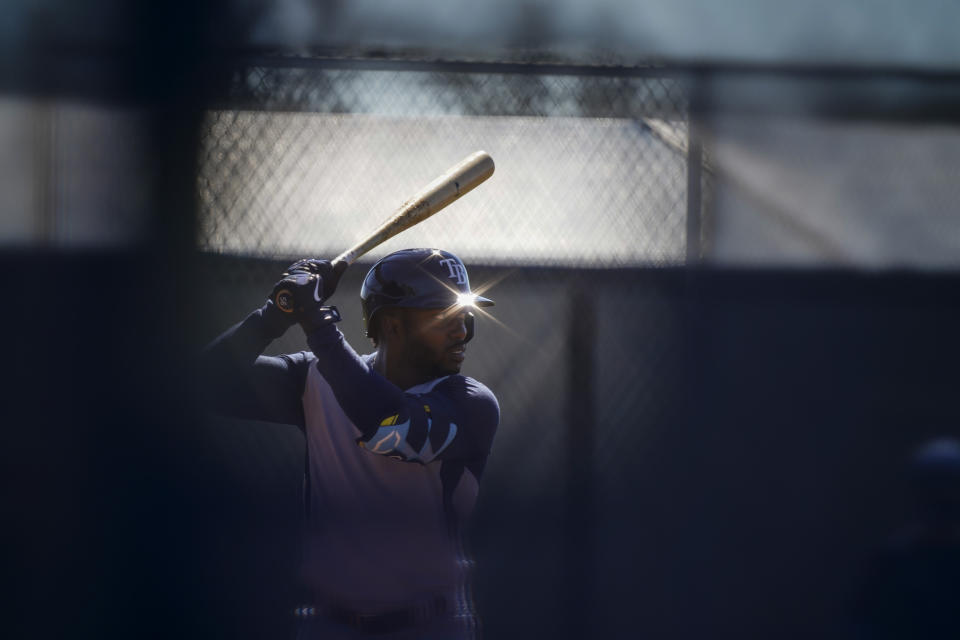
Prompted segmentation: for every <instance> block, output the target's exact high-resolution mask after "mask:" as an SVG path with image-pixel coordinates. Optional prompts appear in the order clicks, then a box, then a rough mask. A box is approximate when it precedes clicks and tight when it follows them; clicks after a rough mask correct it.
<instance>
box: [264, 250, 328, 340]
mask: <svg viewBox="0 0 960 640" xmlns="http://www.w3.org/2000/svg"><path fill="white" fill-rule="evenodd" d="M341 265H342V266H341ZM345 268H346V264H345V263H340V264H338V265H337V267H336V268H335V267H334V266H333V265H332V264H331V263H330V262H329V261H328V260H315V259H312V258H309V259H304V260H298V261H297V262H294V263H293V264H292V265H290V266H289V267H287V269H286V271H284V272H283V278H282V279H281V280H280V281H279V282H277V284H276V285H274V287H273V291H272V292H271V293H270V299H269V300H268V301H267V305H268V306H272V307H273V308H274V309H276V310H277V311H279V312H281V313H282V314H283V316H284V317H285V318H286V320H287V324H288V326H289V325H293V324H294V323H297V322H299V323H300V324H301V325H303V327H304V328H305V329H307V328H310V327H313V326H316V325H317V324H319V323H321V322H322V323H326V322H329V321H330V319H329V318H330V310H329V308H325V307H324V306H323V302H324V301H325V300H326V299H327V298H329V297H330V296H332V295H333V293H334V291H336V288H337V283H338V282H339V281H340V276H341V274H342V273H343V271H344V269H345ZM274 315H276V314H274Z"/></svg>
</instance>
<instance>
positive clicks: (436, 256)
mask: <svg viewBox="0 0 960 640" xmlns="http://www.w3.org/2000/svg"><path fill="white" fill-rule="evenodd" d="M360 301H361V304H362V306H363V324H364V329H365V330H366V333H367V336H368V337H371V338H373V339H374V340H376V339H377V336H376V325H375V324H374V317H375V316H376V314H377V312H378V311H380V309H388V308H414V309H446V308H449V307H452V306H457V305H459V306H464V307H468V306H476V307H491V306H493V300H490V299H489V298H484V297H482V296H478V295H476V294H475V293H473V292H472V291H470V280H469V278H467V268H466V267H465V266H464V265H463V262H462V261H461V260H460V258H458V257H457V256H455V255H453V254H452V253H450V252H448V251H442V250H440V249H403V250H402V251H395V252H394V253H391V254H390V255H388V256H385V257H383V258H381V259H380V260H379V261H378V262H377V263H376V264H375V265H373V267H372V268H371V269H370V271H369V272H367V277H366V278H364V279H363V287H362V288H361V289H360ZM473 324H474V319H473V314H472V313H468V314H467V322H466V325H467V337H466V340H470V339H471V338H472V337H473Z"/></svg>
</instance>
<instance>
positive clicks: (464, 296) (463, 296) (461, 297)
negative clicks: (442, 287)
mask: <svg viewBox="0 0 960 640" xmlns="http://www.w3.org/2000/svg"><path fill="white" fill-rule="evenodd" d="M476 299H477V296H476V294H474V293H458V294H457V306H458V307H472V306H474V305H473V303H474V301H476Z"/></svg>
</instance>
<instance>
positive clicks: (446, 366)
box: [440, 353, 463, 374]
mask: <svg viewBox="0 0 960 640" xmlns="http://www.w3.org/2000/svg"><path fill="white" fill-rule="evenodd" d="M462 364H463V354H462V353H460V354H451V353H447V354H445V356H444V358H443V359H442V360H441V361H440V369H442V370H443V372H444V373H446V374H451V373H460V366H461V365H462Z"/></svg>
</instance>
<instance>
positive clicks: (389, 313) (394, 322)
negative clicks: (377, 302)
mask: <svg viewBox="0 0 960 640" xmlns="http://www.w3.org/2000/svg"><path fill="white" fill-rule="evenodd" d="M379 320H380V327H379V330H378V331H377V334H378V335H377V337H378V338H379V339H380V342H389V341H390V340H391V339H394V338H398V337H400V336H402V335H403V333H404V329H405V328H406V327H405V325H404V322H403V316H402V315H401V313H400V310H399V309H384V310H383V311H382V312H381V313H380V318H379Z"/></svg>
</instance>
